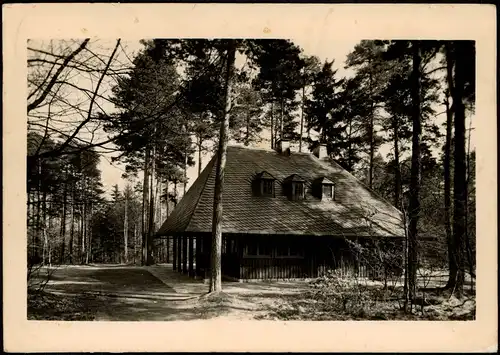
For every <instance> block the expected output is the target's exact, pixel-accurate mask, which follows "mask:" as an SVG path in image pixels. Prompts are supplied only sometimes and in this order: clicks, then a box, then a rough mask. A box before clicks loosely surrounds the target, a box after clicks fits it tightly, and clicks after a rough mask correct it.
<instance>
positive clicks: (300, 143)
mask: <svg viewBox="0 0 500 355" xmlns="http://www.w3.org/2000/svg"><path fill="white" fill-rule="evenodd" d="M305 102H306V86H305V85H304V86H302V107H301V109H300V137H299V153H301V152H302V134H303V133H304V104H305Z"/></svg>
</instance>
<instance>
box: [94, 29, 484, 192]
mask: <svg viewBox="0 0 500 355" xmlns="http://www.w3.org/2000/svg"><path fill="white" fill-rule="evenodd" d="M305 38H307V39H305ZM311 38H314V37H313V36H307V37H303V38H291V40H292V41H293V42H294V43H295V44H296V45H298V46H300V47H301V48H302V49H303V52H304V54H306V55H315V56H317V57H318V58H319V59H320V60H321V62H324V61H326V60H328V61H331V60H334V64H333V67H334V69H337V70H338V72H337V73H338V77H346V76H351V75H352V74H353V72H352V71H351V70H346V69H345V68H344V65H345V60H346V58H347V54H348V53H349V52H351V51H352V50H353V49H354V47H355V45H356V44H357V43H359V42H360V41H361V38H359V39H357V38H353V39H346V40H334V41H332V40H328V39H327V38H325V37H324V36H319V37H318V39H317V40H311ZM142 48H143V46H142V45H141V44H140V43H139V41H124V42H123V51H122V52H121V53H120V55H122V56H123V55H125V53H126V54H127V55H128V58H125V59H124V58H121V60H129V59H132V58H133V57H134V54H135V53H137V52H138V51H139V50H141V49H142ZM238 64H239V63H238V60H237V62H236V65H237V66H238ZM241 64H242V63H240V65H241ZM435 109H436V111H437V112H438V113H439V112H442V111H443V107H436V108H435ZM445 118H446V117H445V115H444V114H440V115H438V116H437V117H436V118H435V119H436V123H437V124H438V125H441V124H442V123H444V121H445ZM469 119H470V117H469ZM466 124H467V127H468V126H469V123H468V122H467V123H466ZM443 129H444V128H443ZM261 136H262V138H263V139H264V140H263V141H262V142H261V143H257V144H255V146H260V147H266V148H268V147H269V141H268V139H269V131H267V130H264V131H263V132H262V135H261ZM266 139H267V141H266ZM474 147H475V141H474V131H472V134H471V149H474ZM390 149H391V148H390V146H389V145H385V146H384V145H383V146H381V147H380V149H379V153H380V154H381V155H382V156H384V157H385V156H386V155H387V154H388V153H389V152H390ZM435 153H436V152H435ZM111 156H112V154H111V155H110V154H104V155H103V157H102V158H101V162H100V165H99V168H100V170H101V171H102V182H103V185H104V189H105V191H106V193H107V194H108V195H109V193H110V192H111V189H112V186H113V185H115V184H117V185H118V186H119V188H120V190H122V189H123V188H124V186H125V185H126V183H127V181H126V180H124V179H122V177H121V176H122V174H123V173H124V172H125V167H124V166H123V165H121V164H119V163H112V162H111ZM210 158H211V156H209V155H207V154H203V156H202V169H203V168H204V167H205V165H206V164H207V163H208V162H209V160H210ZM197 176H198V159H197V154H196V159H195V165H194V166H191V167H189V168H188V171H187V177H188V180H189V182H188V184H187V189H189V187H190V186H191V184H192V183H193V182H194V181H195V180H196V177H197ZM138 178H139V179H140V178H141V175H139V176H138ZM132 183H135V181H133V182H132ZM179 194H180V195H181V196H182V194H183V189H182V188H179Z"/></svg>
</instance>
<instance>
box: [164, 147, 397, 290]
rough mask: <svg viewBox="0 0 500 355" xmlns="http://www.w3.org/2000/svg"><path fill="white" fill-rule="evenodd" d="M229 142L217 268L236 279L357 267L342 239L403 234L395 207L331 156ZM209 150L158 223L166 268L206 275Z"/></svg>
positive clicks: (210, 208) (310, 274)
mask: <svg viewBox="0 0 500 355" xmlns="http://www.w3.org/2000/svg"><path fill="white" fill-rule="evenodd" d="M279 147H280V148H279V149H277V150H269V149H255V148H247V147H241V146H229V147H228V150H227V162H226V169H225V181H224V190H223V197H222V204H223V216H222V238H223V241H222V274H223V276H225V277H226V278H229V279H235V280H246V279H294V278H310V277H317V276H318V275H321V273H322V272H324V271H326V270H327V269H329V268H341V269H345V268H347V267H352V266H353V265H354V266H355V267H356V268H357V270H358V272H359V271H360V270H361V271H362V270H367V269H366V268H365V269H363V265H359V262H358V263H357V264H356V263H355V262H354V260H355V258H353V252H352V248H351V247H350V246H349V243H348V242H347V241H348V240H355V241H358V242H359V241H360V240H369V239H374V238H375V239H380V238H382V239H386V240H387V239H391V240H402V237H403V236H404V230H403V224H402V217H401V213H400V212H399V211H398V210H397V209H396V208H395V207H393V206H392V205H391V204H390V203H389V202H387V201H385V200H384V199H382V198H381V197H379V196H378V195H377V194H375V193H374V192H373V191H372V190H370V189H369V188H367V187H366V186H365V185H363V184H362V183H361V182H360V181H359V180H357V179H356V178H355V177H354V176H353V175H351V174H350V173H349V172H347V171H346V170H345V169H343V168H342V167H340V166H339V165H338V164H336V163H335V162H332V161H331V160H330V159H329V158H328V156H327V154H326V147H325V146H322V145H320V146H318V147H317V148H316V149H315V150H314V151H313V152H312V153H299V152H292V151H290V149H289V148H288V146H287V142H280V144H279ZM215 169H216V156H214V158H212V160H211V161H210V162H209V163H208V164H207V166H206V167H205V169H204V170H203V172H202V173H201V174H200V176H199V177H198V178H197V179H196V181H195V182H194V183H193V185H192V186H191V188H190V189H189V190H188V192H187V193H186V195H185V196H184V197H183V198H182V200H181V201H180V202H179V203H178V205H177V206H176V207H175V209H174V210H173V211H172V213H171V214H170V216H169V217H168V218H167V220H166V221H165V222H164V224H163V225H162V227H161V228H160V230H159V232H158V233H157V238H169V241H170V243H168V244H170V245H172V246H173V248H172V251H171V253H170V254H171V255H172V262H173V268H174V269H175V270H178V271H179V272H184V273H189V274H190V275H192V276H195V277H201V278H205V277H208V276H209V275H208V272H207V271H208V270H209V269H208V268H209V265H210V247H211V234H212V211H213V198H214V183H215Z"/></svg>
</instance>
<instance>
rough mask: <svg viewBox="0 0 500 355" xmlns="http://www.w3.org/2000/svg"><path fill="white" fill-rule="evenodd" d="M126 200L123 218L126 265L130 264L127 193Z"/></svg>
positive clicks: (124, 195)
mask: <svg viewBox="0 0 500 355" xmlns="http://www.w3.org/2000/svg"><path fill="white" fill-rule="evenodd" d="M123 197H124V199H125V211H124V212H125V213H124V217H123V243H124V250H123V252H124V253H123V254H124V258H125V264H127V263H128V196H127V194H126V193H124V194H123Z"/></svg>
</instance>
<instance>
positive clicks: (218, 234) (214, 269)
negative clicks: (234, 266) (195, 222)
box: [210, 40, 236, 292]
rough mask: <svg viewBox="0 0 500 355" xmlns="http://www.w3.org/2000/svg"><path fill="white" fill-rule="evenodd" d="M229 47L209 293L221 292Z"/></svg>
mask: <svg viewBox="0 0 500 355" xmlns="http://www.w3.org/2000/svg"><path fill="white" fill-rule="evenodd" d="M229 44H230V47H229V48H228V50H227V57H228V59H227V64H226V75H225V82H226V88H225V89H226V90H225V109H224V119H223V120H222V122H221V126H220V135H219V149H218V151H217V169H216V175H215V194H214V207H213V220H212V249H211V254H212V255H211V265H210V269H211V273H210V276H211V277H210V292H220V291H222V270H221V247H222V229H221V227H222V226H221V222H222V193H223V187H224V169H225V167H226V154H227V143H228V130H229V111H230V108H231V81H232V76H233V67H234V61H235V52H236V45H235V43H234V40H229Z"/></svg>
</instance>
